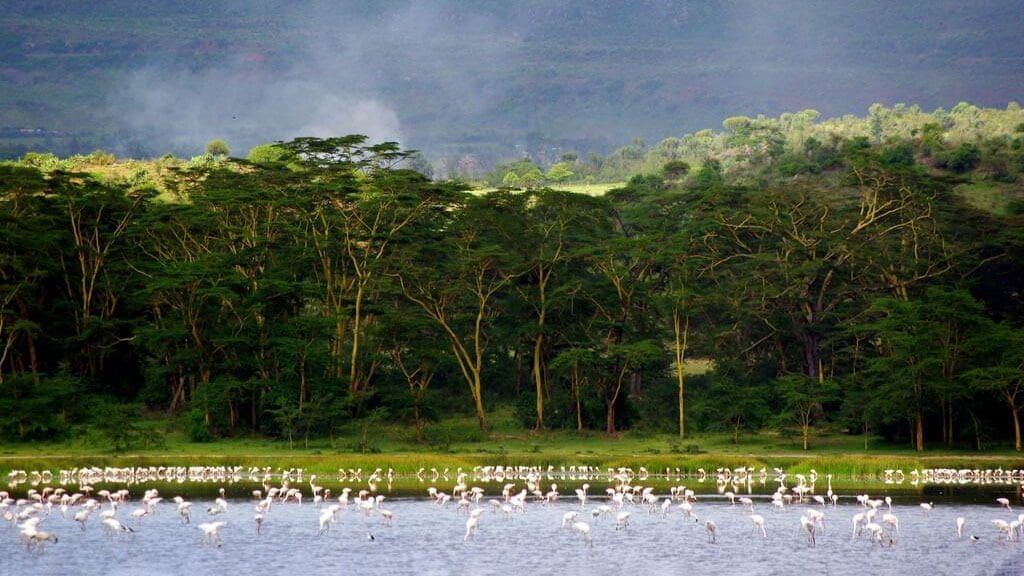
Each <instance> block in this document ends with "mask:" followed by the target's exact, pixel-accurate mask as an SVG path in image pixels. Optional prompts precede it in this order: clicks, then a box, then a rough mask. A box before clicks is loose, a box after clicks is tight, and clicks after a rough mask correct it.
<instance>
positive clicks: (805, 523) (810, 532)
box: [800, 516, 817, 546]
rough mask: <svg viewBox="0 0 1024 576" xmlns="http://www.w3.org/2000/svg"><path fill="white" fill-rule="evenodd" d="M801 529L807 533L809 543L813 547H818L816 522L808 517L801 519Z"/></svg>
mask: <svg viewBox="0 0 1024 576" xmlns="http://www.w3.org/2000/svg"><path fill="white" fill-rule="evenodd" d="M800 527H801V528H803V530H804V532H807V541H808V543H809V544H810V545H811V546H815V545H817V542H816V541H815V539H814V521H813V520H811V519H810V518H808V517H807V516H801V517H800Z"/></svg>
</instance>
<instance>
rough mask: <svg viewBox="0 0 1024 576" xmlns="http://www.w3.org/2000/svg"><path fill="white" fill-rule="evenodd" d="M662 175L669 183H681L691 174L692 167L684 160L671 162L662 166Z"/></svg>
mask: <svg viewBox="0 0 1024 576" xmlns="http://www.w3.org/2000/svg"><path fill="white" fill-rule="evenodd" d="M661 172H662V175H663V176H664V178H665V181H667V182H679V181H681V180H682V179H683V178H685V177H686V175H687V174H689V173H690V165H689V164H688V163H686V162H684V161H682V160H670V161H668V162H666V163H665V165H664V166H662V169H661Z"/></svg>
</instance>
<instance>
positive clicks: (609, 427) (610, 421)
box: [605, 402, 616, 434]
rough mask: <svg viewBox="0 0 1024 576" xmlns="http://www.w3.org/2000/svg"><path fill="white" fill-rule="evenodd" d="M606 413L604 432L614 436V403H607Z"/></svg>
mask: <svg viewBox="0 0 1024 576" xmlns="http://www.w3.org/2000/svg"><path fill="white" fill-rule="evenodd" d="M607 404H608V413H607V419H606V421H605V432H607V433H608V434H615V432H616V430H615V402H608V403H607Z"/></svg>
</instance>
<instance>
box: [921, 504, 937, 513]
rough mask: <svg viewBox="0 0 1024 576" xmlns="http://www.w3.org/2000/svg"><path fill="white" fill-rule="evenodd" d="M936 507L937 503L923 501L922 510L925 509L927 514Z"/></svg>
mask: <svg viewBox="0 0 1024 576" xmlns="http://www.w3.org/2000/svg"><path fill="white" fill-rule="evenodd" d="M934 507H935V503H934V502H921V510H924V513H925V514H928V512H930V511H931V509H932V508H934Z"/></svg>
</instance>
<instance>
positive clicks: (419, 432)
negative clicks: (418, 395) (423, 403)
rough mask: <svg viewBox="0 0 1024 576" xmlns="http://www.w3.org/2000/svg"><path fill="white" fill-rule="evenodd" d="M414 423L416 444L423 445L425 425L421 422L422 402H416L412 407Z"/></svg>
mask: <svg viewBox="0 0 1024 576" xmlns="http://www.w3.org/2000/svg"><path fill="white" fill-rule="evenodd" d="M412 417H413V422H414V423H415V425H416V443H417V444H422V443H423V423H422V422H421V421H420V402H419V400H417V401H415V402H414V403H413V405H412Z"/></svg>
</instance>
